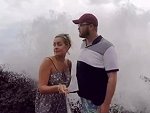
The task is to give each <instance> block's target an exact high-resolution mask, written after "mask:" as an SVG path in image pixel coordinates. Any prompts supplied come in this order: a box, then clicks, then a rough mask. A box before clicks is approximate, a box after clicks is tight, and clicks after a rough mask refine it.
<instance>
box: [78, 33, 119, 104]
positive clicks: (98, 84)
mask: <svg viewBox="0 0 150 113" xmlns="http://www.w3.org/2000/svg"><path fill="white" fill-rule="evenodd" d="M80 50H81V52H80V55H79V57H78V60H77V70H76V76H77V81H78V87H79V91H78V95H79V96H80V97H83V98H85V99H88V100H91V101H92V102H93V104H95V105H101V104H102V103H103V102H104V99H105V95H106V89H107V83H108V75H107V73H109V72H113V71H118V70H119V69H118V64H117V55H116V51H115V48H114V46H113V44H112V43H110V42H109V41H107V40H106V39H104V38H103V37H102V36H98V37H97V38H96V39H95V40H94V41H93V43H92V44H91V45H89V46H86V41H85V40H83V43H82V44H81V49H80Z"/></svg>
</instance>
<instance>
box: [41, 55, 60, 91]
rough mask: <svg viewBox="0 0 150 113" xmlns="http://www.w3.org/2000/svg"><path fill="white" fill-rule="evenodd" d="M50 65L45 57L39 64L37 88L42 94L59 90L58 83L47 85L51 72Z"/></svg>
mask: <svg viewBox="0 0 150 113" xmlns="http://www.w3.org/2000/svg"><path fill="white" fill-rule="evenodd" d="M52 65H53V64H52V62H51V61H50V60H49V59H48V58H45V59H44V60H43V62H42V64H41V65H40V69H39V81H38V89H39V91H40V93H42V94H47V93H54V92H59V85H54V86H48V80H49V77H50V75H51V74H52Z"/></svg>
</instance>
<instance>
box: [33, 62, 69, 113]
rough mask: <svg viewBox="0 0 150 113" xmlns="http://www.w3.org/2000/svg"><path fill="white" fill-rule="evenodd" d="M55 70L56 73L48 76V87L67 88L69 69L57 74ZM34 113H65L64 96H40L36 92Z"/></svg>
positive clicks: (51, 94) (55, 94)
mask: <svg viewBox="0 0 150 113" xmlns="http://www.w3.org/2000/svg"><path fill="white" fill-rule="evenodd" d="M53 64H54V63H53ZM54 66H55V65H54ZM55 68H56V66H55ZM56 70H57V72H56V73H54V74H52V75H50V79H49V81H48V85H50V86H52V85H59V84H65V85H66V86H67V87H68V86H69V84H70V81H71V75H70V71H69V69H67V71H66V72H64V73H62V72H59V71H58V69H57V68H56ZM35 113H67V104H66V96H65V94H60V93H50V94H41V93H40V92H39V91H37V94H36V99H35Z"/></svg>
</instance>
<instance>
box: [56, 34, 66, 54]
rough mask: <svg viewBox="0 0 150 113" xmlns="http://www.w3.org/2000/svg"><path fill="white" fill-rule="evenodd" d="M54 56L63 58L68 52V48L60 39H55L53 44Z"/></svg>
mask: <svg viewBox="0 0 150 113" xmlns="http://www.w3.org/2000/svg"><path fill="white" fill-rule="evenodd" d="M53 47H54V55H59V56H61V55H62V56H64V55H66V53H67V51H68V46H67V45H66V44H65V43H64V39H63V38H62V37H56V38H55V39H54V42H53Z"/></svg>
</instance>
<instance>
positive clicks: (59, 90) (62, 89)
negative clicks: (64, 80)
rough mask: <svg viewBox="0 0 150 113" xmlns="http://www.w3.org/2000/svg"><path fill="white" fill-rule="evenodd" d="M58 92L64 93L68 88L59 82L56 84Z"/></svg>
mask: <svg viewBox="0 0 150 113" xmlns="http://www.w3.org/2000/svg"><path fill="white" fill-rule="evenodd" d="M58 92H59V93H64V94H65V95H66V94H68V88H67V87H66V85H64V84H59V85H58Z"/></svg>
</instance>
